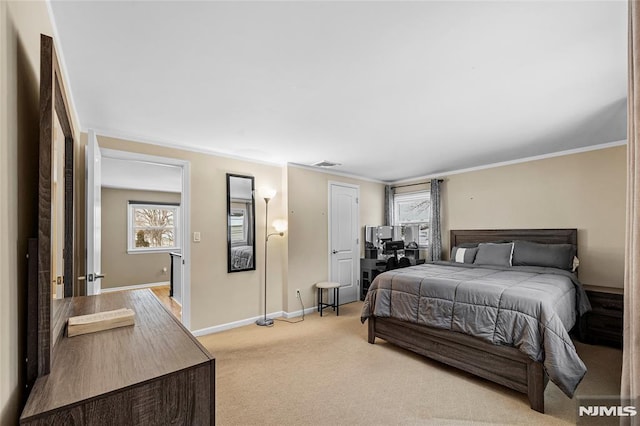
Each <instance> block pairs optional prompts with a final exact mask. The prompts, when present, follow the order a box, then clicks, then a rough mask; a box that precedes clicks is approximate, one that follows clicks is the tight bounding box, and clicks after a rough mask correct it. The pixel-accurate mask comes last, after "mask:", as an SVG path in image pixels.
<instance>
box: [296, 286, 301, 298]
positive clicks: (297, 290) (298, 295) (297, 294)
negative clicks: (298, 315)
mask: <svg viewBox="0 0 640 426" xmlns="http://www.w3.org/2000/svg"><path fill="white" fill-rule="evenodd" d="M296 297H297V298H298V299H300V289H299V288H296Z"/></svg>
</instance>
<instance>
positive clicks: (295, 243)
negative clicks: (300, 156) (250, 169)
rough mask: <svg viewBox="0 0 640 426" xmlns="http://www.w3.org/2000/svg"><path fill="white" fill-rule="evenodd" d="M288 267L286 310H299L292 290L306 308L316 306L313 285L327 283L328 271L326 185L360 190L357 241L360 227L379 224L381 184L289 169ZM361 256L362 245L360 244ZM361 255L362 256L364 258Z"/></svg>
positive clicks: (381, 209)
mask: <svg viewBox="0 0 640 426" xmlns="http://www.w3.org/2000/svg"><path fill="white" fill-rule="evenodd" d="M287 175H288V176H287V182H288V188H287V189H288V213H289V233H288V236H289V247H288V254H289V267H288V291H286V293H285V294H283V298H284V299H285V307H286V309H285V310H286V311H288V312H294V311H298V310H300V309H301V307H300V303H299V302H298V301H297V300H296V295H295V290H296V289H298V288H299V289H300V293H301V295H302V300H303V302H304V305H305V306H306V307H310V306H314V305H315V304H316V300H315V291H314V289H313V284H314V283H316V282H318V281H326V280H327V278H328V272H329V263H328V262H329V248H328V244H329V241H328V236H327V233H328V226H329V225H328V224H329V222H328V207H329V206H328V204H329V194H328V183H329V181H334V182H344V183H349V184H354V185H359V187H360V206H359V207H360V229H361V230H360V234H361V235H360V238H361V241H362V237H363V236H364V233H363V231H362V227H363V226H364V225H368V224H379V223H382V220H383V217H384V214H383V212H384V207H383V206H384V185H383V184H381V183H374V182H370V181H364V180H357V179H351V178H346V177H342V176H338V175H331V174H328V173H322V172H316V171H314V170H309V169H306V168H300V167H294V166H288V167H287ZM360 247H361V251H362V253H364V248H363V247H364V245H363V244H360ZM362 253H361V255H363V254H362Z"/></svg>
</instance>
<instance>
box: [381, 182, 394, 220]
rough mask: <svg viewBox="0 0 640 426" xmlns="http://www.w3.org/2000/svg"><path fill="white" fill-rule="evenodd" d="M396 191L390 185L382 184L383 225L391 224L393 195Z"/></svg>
mask: <svg viewBox="0 0 640 426" xmlns="http://www.w3.org/2000/svg"><path fill="white" fill-rule="evenodd" d="M395 193H396V191H395V189H393V188H392V187H391V185H385V186H384V225H385V226H391V225H393V195H394V194H395Z"/></svg>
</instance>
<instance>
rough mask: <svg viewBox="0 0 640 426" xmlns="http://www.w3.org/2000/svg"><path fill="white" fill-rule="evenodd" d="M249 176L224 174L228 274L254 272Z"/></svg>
mask: <svg viewBox="0 0 640 426" xmlns="http://www.w3.org/2000/svg"><path fill="white" fill-rule="evenodd" d="M253 193H254V187H253V177H252V176H242V175H234V174H229V173H227V259H228V262H227V264H228V269H227V270H228V272H240V271H250V270H254V269H256V264H255V254H256V239H255V234H256V232H255V231H256V221H255V203H254V197H253Z"/></svg>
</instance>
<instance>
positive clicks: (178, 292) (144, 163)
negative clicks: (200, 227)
mask: <svg viewBox="0 0 640 426" xmlns="http://www.w3.org/2000/svg"><path fill="white" fill-rule="evenodd" d="M96 140H97V139H96ZM99 151H100V152H101V155H100V157H101V158H100V161H99V163H100V169H101V170H100V177H99V179H100V181H101V182H100V185H99V187H100V191H99V192H100V194H101V195H100V197H99V198H100V200H99V201H98V202H94V205H93V206H89V205H88V206H87V209H88V211H91V209H96V204H99V205H100V208H99V209H98V210H100V213H98V214H97V215H96V216H98V217H101V220H100V221H99V224H100V225H99V229H96V227H95V225H94V228H93V229H92V230H91V231H90V230H89V229H88V230H87V232H88V233H89V232H95V233H98V234H99V233H104V235H101V236H97V238H96V237H94V240H97V241H100V244H96V245H95V246H94V247H91V248H89V247H88V249H87V255H88V257H89V256H90V253H92V254H93V255H96V257H99V258H100V259H99V264H101V268H102V270H101V271H99V272H101V274H99V275H104V276H105V277H104V278H101V279H99V280H98V283H97V284H96V285H95V287H96V288H97V291H98V292H108V291H119V290H127V289H135V288H143V287H144V288H147V287H148V288H151V289H152V290H153V292H154V293H155V294H156V296H158V298H159V299H160V300H161V302H163V304H165V306H167V307H168V308H169V309H170V310H171V311H172V313H173V314H174V315H175V316H177V317H178V318H179V319H180V320H181V321H182V323H183V324H184V325H185V326H186V327H187V328H189V324H190V262H189V259H190V239H189V235H190V223H189V219H190V213H189V207H190V204H189V182H190V179H189V172H190V171H189V162H188V161H185V160H179V159H175V158H168V157H158V156H151V155H145V154H138V153H133V152H128V151H118V150H111V149H104V148H102V149H99ZM94 163H98V162H94ZM96 192H98V191H97V188H96ZM95 198H97V197H95V196H94V199H95ZM87 200H88V201H89V200H90V197H87ZM158 213H161V215H159V214H158ZM159 216H163V217H164V222H163V228H162V229H159V225H160V223H155V222H154V221H157V220H160V219H159ZM145 218H146V219H148V220H150V221H151V222H148V223H146V222H144V219H145ZM167 218H168V220H166V219H167ZM141 221H142V223H141ZM152 222H153V223H152ZM114 233H117V234H118V235H113V234H114ZM150 243H151V244H150ZM111 247H113V249H112V248H111ZM125 263H126V264H125ZM94 264H95V263H94ZM129 264H130V265H129ZM110 265H111V266H110ZM126 265H129V266H130V268H129V269H127V268H126ZM127 271H129V272H127ZM89 272H91V271H89ZM94 272H95V271H94ZM95 275H98V274H95ZM169 283H170V284H169ZM170 285H171V286H173V287H169V286H170ZM171 289H173V290H174V291H173V292H171Z"/></svg>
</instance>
